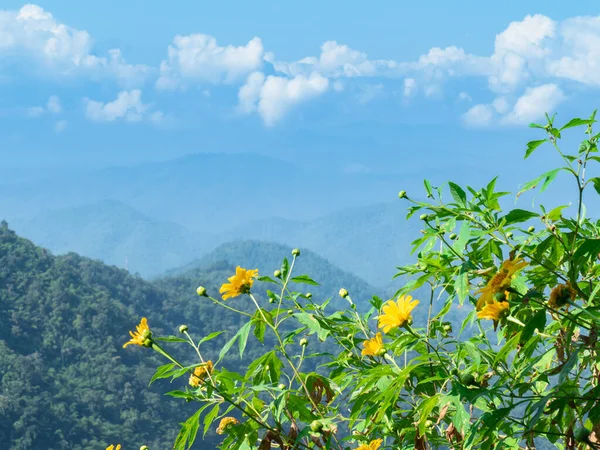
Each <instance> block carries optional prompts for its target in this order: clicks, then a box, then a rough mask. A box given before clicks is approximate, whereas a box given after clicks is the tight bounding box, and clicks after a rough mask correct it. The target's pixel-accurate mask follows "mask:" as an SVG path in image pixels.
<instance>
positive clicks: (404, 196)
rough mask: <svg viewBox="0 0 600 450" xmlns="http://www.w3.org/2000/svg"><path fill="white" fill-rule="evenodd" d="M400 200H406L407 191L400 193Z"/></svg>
mask: <svg viewBox="0 0 600 450" xmlns="http://www.w3.org/2000/svg"><path fill="white" fill-rule="evenodd" d="M398 198H406V191H400V192H398Z"/></svg>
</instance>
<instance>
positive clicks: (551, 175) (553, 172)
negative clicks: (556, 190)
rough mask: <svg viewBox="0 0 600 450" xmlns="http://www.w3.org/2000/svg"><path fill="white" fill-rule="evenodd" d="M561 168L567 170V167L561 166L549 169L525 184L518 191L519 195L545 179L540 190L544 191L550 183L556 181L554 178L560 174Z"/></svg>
mask: <svg viewBox="0 0 600 450" xmlns="http://www.w3.org/2000/svg"><path fill="white" fill-rule="evenodd" d="M561 170H566V168H565V167H559V168H558V169H553V170H549V171H548V172H546V173H544V174H542V175H540V176H539V177H537V178H536V179H534V180H531V181H529V182H527V183H525V184H524V185H523V188H522V189H521V190H520V191H519V192H518V193H517V197H519V196H520V195H521V194H523V193H524V192H526V191H529V190H530V189H534V188H535V187H536V186H537V185H538V184H539V183H540V181H542V180H544V183H543V185H542V187H541V188H540V192H544V191H545V190H546V188H547V187H548V186H549V185H550V183H551V182H552V181H554V179H555V178H556V176H557V175H558V172H560V171H561Z"/></svg>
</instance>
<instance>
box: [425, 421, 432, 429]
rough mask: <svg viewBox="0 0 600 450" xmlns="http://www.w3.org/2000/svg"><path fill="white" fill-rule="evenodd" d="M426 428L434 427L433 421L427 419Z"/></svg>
mask: <svg viewBox="0 0 600 450" xmlns="http://www.w3.org/2000/svg"><path fill="white" fill-rule="evenodd" d="M425 428H433V421H431V420H426V421H425Z"/></svg>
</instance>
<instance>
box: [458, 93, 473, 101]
mask: <svg viewBox="0 0 600 450" xmlns="http://www.w3.org/2000/svg"><path fill="white" fill-rule="evenodd" d="M458 99H459V100H461V101H463V102H472V101H473V99H472V98H471V96H470V95H469V94H468V93H467V92H461V93H459V94H458Z"/></svg>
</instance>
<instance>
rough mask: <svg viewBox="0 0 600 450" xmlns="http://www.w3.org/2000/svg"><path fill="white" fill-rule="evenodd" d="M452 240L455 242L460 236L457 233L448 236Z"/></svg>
mask: <svg viewBox="0 0 600 450" xmlns="http://www.w3.org/2000/svg"><path fill="white" fill-rule="evenodd" d="M448 237H449V238H450V239H452V240H454V239H456V238H457V237H458V236H457V235H456V233H452V234H450V236H448Z"/></svg>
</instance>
